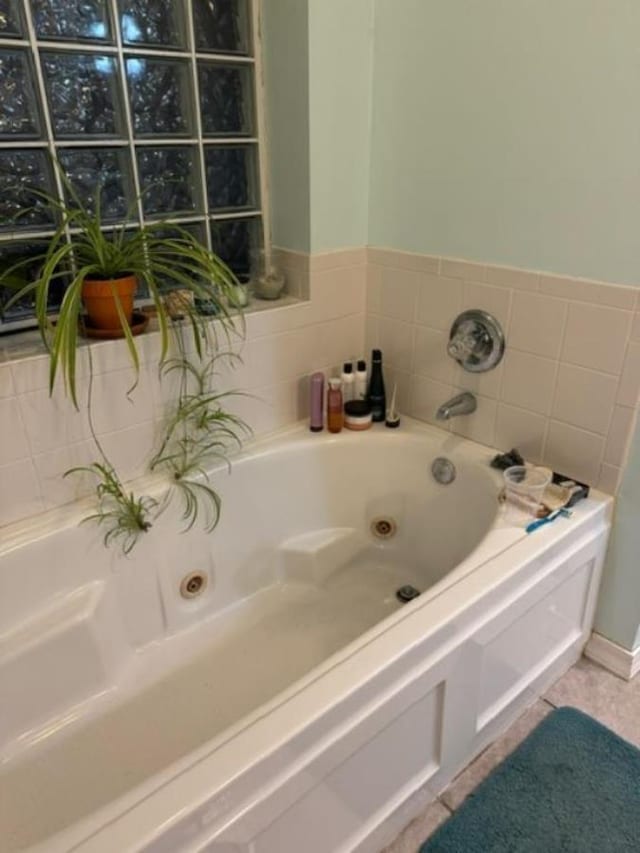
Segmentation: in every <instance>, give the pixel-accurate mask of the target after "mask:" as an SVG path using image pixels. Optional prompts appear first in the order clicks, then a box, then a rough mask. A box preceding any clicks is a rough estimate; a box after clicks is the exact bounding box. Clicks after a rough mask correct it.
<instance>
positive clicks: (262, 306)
mask: <svg viewBox="0 0 640 853" xmlns="http://www.w3.org/2000/svg"><path fill="white" fill-rule="evenodd" d="M308 304H310V300H309V299H299V298H298V297H296V296H283V297H281V298H280V299H273V300H269V299H254V300H252V302H251V304H250V305H249V306H247V308H245V310H244V316H245V317H246V318H248V317H251V316H254V315H256V314H258V315H259V314H264V313H265V312H267V311H276V310H279V309H281V308H292V307H295V306H298V305H308ZM212 322H215V319H213V320H212ZM241 338H242V335H241V334H240V329H239V334H238V340H241ZM138 339H139V341H140V343H141V345H142V346H145V344H150V345H151V346H153V345H154V343H156V342H159V340H160V332H159V331H158V330H157V329H153V330H150V331H148V332H144V333H143V334H142V335H139V336H138ZM143 342H144V343H143ZM120 344H122V346H126V344H125V341H124V340H122V339H119V338H114V339H111V340H104V341H101V340H98V341H96V340H90V339H88V338H79V339H78V348H79V349H83V348H84V347H87V346H90V347H91V349H92V351H93V352H94V353H95V352H97V353H99V352H100V350H106V349H108V348H109V347H113V346H114V345H115V346H119V345H120ZM47 356H48V353H47V348H46V347H45V345H44V343H43V342H42V338H41V337H40V333H39V332H38V330H37V329H29V330H28V331H23V332H6V333H5V334H3V335H0V365H11V364H13V363H16V362H21V361H25V360H26V359H30V358H46V357H47ZM141 361H144V358H141Z"/></svg>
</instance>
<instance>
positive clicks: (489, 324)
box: [447, 308, 505, 373]
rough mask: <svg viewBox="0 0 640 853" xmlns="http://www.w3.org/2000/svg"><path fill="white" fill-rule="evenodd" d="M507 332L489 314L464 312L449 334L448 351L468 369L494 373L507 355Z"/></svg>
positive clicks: (478, 311) (475, 310) (474, 310)
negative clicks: (505, 350) (493, 370)
mask: <svg viewBox="0 0 640 853" xmlns="http://www.w3.org/2000/svg"><path fill="white" fill-rule="evenodd" d="M504 346H505V341H504V333H503V331H502V328H501V327H500V323H498V321H497V320H496V318H495V317H492V316H491V314H487V312H486V311H480V310H478V309H476V308H474V309H471V310H469V311H463V312H462V314H460V315H459V316H458V317H457V318H456V319H455V321H454V323H453V326H452V327H451V332H450V333H449V343H448V345H447V352H448V354H449V355H450V356H451V358H454V359H455V360H456V361H457V362H458V364H460V365H461V366H462V367H463V368H464V369H465V370H469V371H470V372H471V373H483V372H484V371H486V370H492V369H493V368H494V367H495V366H496V365H497V364H498V363H499V362H500V360H501V358H502V356H503V355H504Z"/></svg>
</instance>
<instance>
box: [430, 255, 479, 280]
mask: <svg viewBox="0 0 640 853" xmlns="http://www.w3.org/2000/svg"><path fill="white" fill-rule="evenodd" d="M440 275H442V276H445V277H446V278H462V279H464V280H465V281H484V275H485V267H484V264H474V263H470V262H469V261H458V260H456V259H455V258H442V259H441V260H440Z"/></svg>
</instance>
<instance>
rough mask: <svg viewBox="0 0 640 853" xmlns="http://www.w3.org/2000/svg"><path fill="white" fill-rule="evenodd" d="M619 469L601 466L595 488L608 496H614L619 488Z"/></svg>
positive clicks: (611, 466) (605, 465) (612, 466)
mask: <svg viewBox="0 0 640 853" xmlns="http://www.w3.org/2000/svg"><path fill="white" fill-rule="evenodd" d="M620 476H621V471H620V468H616V467H615V465H607V464H603V465H602V466H601V467H600V477H599V478H598V483H597V487H598V488H599V489H600V491H601V492H606V493H607V494H608V495H615V494H616V492H617V491H618V488H619V487H620Z"/></svg>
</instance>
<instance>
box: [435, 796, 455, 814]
mask: <svg viewBox="0 0 640 853" xmlns="http://www.w3.org/2000/svg"><path fill="white" fill-rule="evenodd" d="M436 801H437V802H438V803H440V805H441V806H444V807H445V809H446V810H447V811H448V812H449V814H450V815H452V814H453V813H454V811H455V809H451V808H449V806H448V805H447V804H446V803H445V801H444V800H443V799H441V798H440V797H436Z"/></svg>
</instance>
